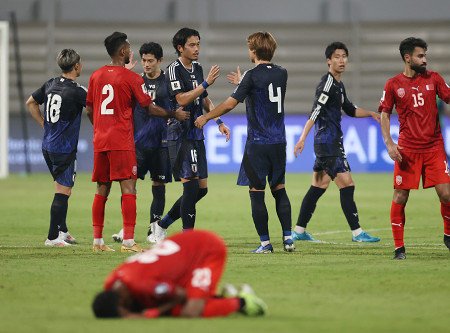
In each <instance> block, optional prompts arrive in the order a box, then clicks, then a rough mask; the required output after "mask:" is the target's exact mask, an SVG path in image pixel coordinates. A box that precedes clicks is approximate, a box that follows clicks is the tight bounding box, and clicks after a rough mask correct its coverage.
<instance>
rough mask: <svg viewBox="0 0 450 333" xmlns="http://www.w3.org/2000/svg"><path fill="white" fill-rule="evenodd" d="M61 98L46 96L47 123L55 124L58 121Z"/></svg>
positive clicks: (58, 96)
mask: <svg viewBox="0 0 450 333" xmlns="http://www.w3.org/2000/svg"><path fill="white" fill-rule="evenodd" d="M61 104H62V98H61V96H60V95H58V94H48V95H47V107H46V112H45V113H46V114H45V117H46V118H47V122H48V123H52V124H54V123H56V122H58V120H59V114H60V113H61Z"/></svg>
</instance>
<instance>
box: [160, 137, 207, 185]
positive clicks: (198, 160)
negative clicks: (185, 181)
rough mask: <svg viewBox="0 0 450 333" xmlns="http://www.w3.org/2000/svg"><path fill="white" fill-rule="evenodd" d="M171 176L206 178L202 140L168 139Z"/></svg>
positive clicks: (204, 152) (176, 177) (178, 179)
mask: <svg viewBox="0 0 450 333" xmlns="http://www.w3.org/2000/svg"><path fill="white" fill-rule="evenodd" d="M167 144H168V148H169V156H170V161H171V164H172V169H173V178H174V179H175V180H176V181H180V180H181V178H192V177H199V178H200V179H205V178H208V166H207V163H206V149H205V143H204V142H203V140H183V141H182V140H178V141H168V142H167Z"/></svg>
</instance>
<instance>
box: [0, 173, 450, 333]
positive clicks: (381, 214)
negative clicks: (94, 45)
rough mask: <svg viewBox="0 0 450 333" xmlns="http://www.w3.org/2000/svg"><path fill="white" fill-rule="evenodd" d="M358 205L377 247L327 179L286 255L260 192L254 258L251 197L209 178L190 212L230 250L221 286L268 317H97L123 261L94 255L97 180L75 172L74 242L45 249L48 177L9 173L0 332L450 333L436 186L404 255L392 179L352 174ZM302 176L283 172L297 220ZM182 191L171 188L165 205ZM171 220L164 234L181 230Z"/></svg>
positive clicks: (1, 239) (142, 184)
mask: <svg viewBox="0 0 450 333" xmlns="http://www.w3.org/2000/svg"><path fill="white" fill-rule="evenodd" d="M353 178H354V180H355V184H356V192H355V200H356V204H357V206H358V211H359V216H360V222H361V225H362V227H363V229H364V230H365V231H368V232H369V233H370V234H372V235H374V236H379V237H381V242H380V243H376V244H359V243H352V242H351V233H350V231H349V228H348V225H347V223H346V221H345V218H344V215H343V213H342V211H341V207H340V203H339V191H338V189H337V188H336V186H335V185H334V184H331V187H330V188H329V189H328V191H327V192H326V193H325V194H324V195H323V196H322V198H321V199H320V201H319V203H318V206H317V210H316V212H315V213H314V216H313V218H312V220H311V222H310V224H309V226H308V231H309V232H311V233H312V234H313V236H314V237H315V238H317V239H320V240H322V241H324V242H323V243H320V244H315V243H299V242H297V243H296V245H297V250H296V251H295V253H285V252H283V250H282V241H281V229H280V225H279V222H278V220H277V217H276V212H275V209H274V200H273V198H272V196H271V195H270V193H266V203H267V207H268V210H269V227H270V231H271V236H272V243H273V245H274V249H275V252H274V253H273V254H264V255H252V254H249V253H248V252H249V251H250V250H253V249H255V248H256V247H257V245H258V243H259V239H258V237H257V234H256V231H255V229H254V226H253V222H252V219H251V211H250V200H249V197H248V190H247V189H246V188H241V187H238V186H236V185H235V183H236V175H235V174H213V175H210V178H209V184H208V185H209V193H208V195H207V196H206V197H205V198H204V199H203V200H202V201H201V202H200V203H199V204H198V205H197V222H196V226H197V227H198V228H204V229H210V230H213V231H215V232H216V233H218V234H219V235H221V236H222V237H223V238H224V239H225V241H226V242H227V244H228V251H229V256H228V261H227V267H226V270H225V273H224V276H223V277H222V280H221V283H223V282H230V283H233V284H236V285H239V284H240V283H245V282H247V283H249V284H250V285H252V286H253V288H254V289H255V291H256V293H257V294H258V295H260V296H261V297H262V298H263V299H264V300H265V301H266V302H267V304H268V306H269V313H268V314H267V316H265V317H260V318H248V317H244V316H242V315H232V316H230V317H226V318H218V319H177V318H164V319H156V320H96V319H95V318H94V316H93V314H92V311H91V302H92V299H93V297H94V295H95V294H96V293H97V292H98V291H100V289H101V287H102V284H103V281H104V279H105V277H106V275H107V274H108V272H110V271H111V270H112V269H113V268H114V267H115V266H117V265H118V264H119V263H121V262H122V261H123V260H124V259H125V258H127V257H128V255H127V254H123V253H120V252H115V253H92V252H91V249H92V220H91V206H92V200H93V196H94V191H95V184H93V183H91V182H90V175H88V174H80V175H79V176H78V179H77V182H76V185H75V188H74V190H73V194H72V197H71V198H70V200H69V213H68V218H67V221H68V226H69V230H70V232H71V233H72V234H73V235H74V236H75V237H76V238H77V240H78V241H79V245H77V246H73V247H71V248H63V249H58V248H46V247H44V240H45V238H46V235H47V231H48V224H49V214H50V204H51V201H52V199H53V191H54V188H53V182H52V180H51V178H50V175H44V174H33V175H32V176H28V177H20V176H18V175H12V176H10V177H9V178H8V179H5V180H0V188H1V191H0V332H56V331H75V332H96V333H99V332H108V333H109V332H163V333H168V332H176V333H179V332H195V333H201V332H205V333H206V332H214V333H221V332H227V333H228V332H246V333H249V332H273V333H275V332H377V333H379V332H448V330H449V323H450V319H449V318H450V292H449V288H448V281H449V276H450V274H449V273H450V252H449V251H448V249H447V248H446V247H445V245H444V244H443V241H442V238H443V224H442V218H441V216H440V204H439V200H438V198H437V195H436V193H435V191H434V190H433V189H428V190H419V191H412V192H411V196H410V200H409V203H408V206H407V208H406V218H407V223H406V229H405V243H406V247H407V249H406V255H407V260H404V261H400V262H397V261H393V260H392V256H393V240H392V234H391V230H390V221H389V214H390V205H391V200H392V192H393V190H392V175H391V174H354V175H353ZM310 182H311V175H310V174H288V175H287V179H286V183H287V192H288V195H289V197H290V200H291V205H292V217H293V224H295V222H296V220H297V216H298V212H299V207H300V203H301V200H302V198H303V196H304V194H305V193H306V191H307V189H308V188H309V186H310ZM137 189H138V202H137V207H138V218H137V225H136V235H135V239H136V241H137V242H138V243H139V244H141V245H146V244H145V237H146V231H147V226H148V220H149V207H150V202H151V185H150V181H149V180H148V179H147V180H146V181H138V186H137ZM180 193H181V185H180V184H178V183H176V184H169V185H168V187H167V202H166V210H167V208H170V205H171V204H172V203H173V202H174V200H175V199H176V198H177V197H178V196H179V195H180ZM121 221H122V217H121V212H120V190H119V186H118V184H114V185H113V188H112V191H111V195H110V198H109V200H108V202H107V206H106V219H105V229H104V238H105V241H106V242H107V244H109V245H110V246H112V247H113V248H114V249H116V251H120V245H119V244H114V243H113V242H112V241H111V238H110V236H111V235H112V234H113V233H116V232H117V231H119V229H120V228H121V223H122V222H121ZM180 229H181V223H180V222H179V221H178V222H176V223H175V224H174V225H173V226H172V227H171V228H170V229H169V230H170V231H169V233H171V232H175V231H179V230H180Z"/></svg>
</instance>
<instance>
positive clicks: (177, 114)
mask: <svg viewBox="0 0 450 333" xmlns="http://www.w3.org/2000/svg"><path fill="white" fill-rule="evenodd" d="M145 110H146V111H147V113H148V114H149V115H150V116H155V117H158V118H175V119H176V120H179V121H185V120H186V119H188V118H189V116H190V115H191V113H190V112H189V111H184V110H183V107H180V108H178V109H177V110H176V111H171V110H166V109H163V108H162V107H160V106H158V105H156V104H153V103H150V104H149V105H147V106H146V107H145Z"/></svg>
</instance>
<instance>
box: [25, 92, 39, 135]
mask: <svg viewBox="0 0 450 333" xmlns="http://www.w3.org/2000/svg"><path fill="white" fill-rule="evenodd" d="M25 104H26V106H27V108H28V110H30V113H31V116H32V117H33V119H34V120H36V122H37V123H38V124H39V125H40V126H41V127H42V128H44V118H43V117H42V114H41V110H40V109H39V104H38V103H37V102H36V101H35V100H34V98H33V96H30V97H29V98H28V100H27V102H26V103H25Z"/></svg>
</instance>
